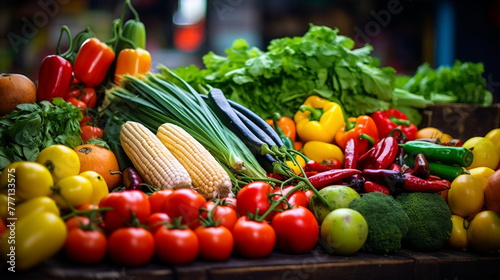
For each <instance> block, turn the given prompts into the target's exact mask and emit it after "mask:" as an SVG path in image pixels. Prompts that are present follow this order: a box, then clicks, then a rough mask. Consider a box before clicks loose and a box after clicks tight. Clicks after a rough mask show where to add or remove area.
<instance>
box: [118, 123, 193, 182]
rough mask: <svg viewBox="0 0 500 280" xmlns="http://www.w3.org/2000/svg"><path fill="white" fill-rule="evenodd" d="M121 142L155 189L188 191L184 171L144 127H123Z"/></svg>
mask: <svg viewBox="0 0 500 280" xmlns="http://www.w3.org/2000/svg"><path fill="white" fill-rule="evenodd" d="M120 142H121V144H122V146H123V150H124V151H125V153H126V154H127V156H128V157H129V158H130V160H131V161H132V163H133V164H134V166H135V168H136V169H137V172H139V174H140V175H141V177H142V178H143V179H144V181H145V182H146V183H147V184H149V185H151V186H153V187H157V188H168V189H180V188H191V178H190V177H189V173H188V172H187V170H186V168H184V167H183V166H182V164H181V163H180V162H179V161H178V160H177V159H176V158H175V157H174V156H173V155H172V153H171V152H170V151H169V150H168V149H167V148H166V147H165V146H164V145H163V144H162V143H161V142H160V140H159V139H158V137H156V135H155V134H154V133H152V132H151V131H150V130H148V129H147V128H146V127H145V126H144V125H142V124H140V123H137V122H131V121H128V122H126V123H125V124H123V125H122V128H121V131H120Z"/></svg>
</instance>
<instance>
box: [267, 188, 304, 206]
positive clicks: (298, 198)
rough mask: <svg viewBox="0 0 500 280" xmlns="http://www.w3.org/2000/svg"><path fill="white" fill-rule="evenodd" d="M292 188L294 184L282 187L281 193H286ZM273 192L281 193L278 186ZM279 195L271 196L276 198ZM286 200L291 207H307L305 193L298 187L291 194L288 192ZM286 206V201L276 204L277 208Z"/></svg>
mask: <svg viewBox="0 0 500 280" xmlns="http://www.w3.org/2000/svg"><path fill="white" fill-rule="evenodd" d="M293 188H294V186H286V187H283V195H287V194H288V193H289V192H290V191H291V190H292V189H293ZM274 193H277V194H280V193H281V190H280V188H277V189H275V190H274ZM280 197H281V195H276V196H274V197H273V199H274V200H278V199H279V198H280ZM287 200H288V203H289V204H290V205H291V206H292V207H293V206H304V207H307V206H308V203H309V201H308V200H307V196H306V193H305V192H304V191H303V190H301V189H298V190H296V191H294V192H293V193H292V194H290V195H289V196H288V197H287ZM286 208H287V205H286V203H283V204H282V205H279V206H278V209H286Z"/></svg>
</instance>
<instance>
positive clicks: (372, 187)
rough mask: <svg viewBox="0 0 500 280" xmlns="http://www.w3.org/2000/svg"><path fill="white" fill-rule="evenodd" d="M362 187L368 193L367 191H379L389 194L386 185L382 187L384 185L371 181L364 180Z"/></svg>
mask: <svg viewBox="0 0 500 280" xmlns="http://www.w3.org/2000/svg"><path fill="white" fill-rule="evenodd" d="M364 189H365V192H367V193H369V192H381V193H384V194H386V195H390V194H391V193H390V191H389V189H388V188H387V187H384V186H382V185H380V184H377V183H375V182H372V181H365V185H364Z"/></svg>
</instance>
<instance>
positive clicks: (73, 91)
mask: <svg viewBox="0 0 500 280" xmlns="http://www.w3.org/2000/svg"><path fill="white" fill-rule="evenodd" d="M64 100H65V101H66V102H69V103H71V104H73V105H74V106H75V107H77V108H79V109H80V111H81V112H82V114H83V119H82V120H81V121H80V128H81V130H82V132H81V133H80V136H81V137H82V140H83V143H87V141H88V140H90V139H92V138H102V137H103V133H104V132H103V130H102V129H101V128H100V127H99V126H97V124H96V123H95V120H94V117H92V115H91V114H90V112H91V111H92V110H94V109H95V108H96V106H97V93H96V91H95V88H93V87H88V86H85V85H83V84H78V82H76V80H75V82H73V83H72V85H71V87H70V90H69V91H68V94H67V95H66V96H65V98H64Z"/></svg>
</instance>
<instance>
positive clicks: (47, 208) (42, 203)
mask: <svg viewBox="0 0 500 280" xmlns="http://www.w3.org/2000/svg"><path fill="white" fill-rule="evenodd" d="M34 212H51V213H54V214H56V215H58V216H59V214H60V213H59V208H57V205H56V202H55V201H54V200H53V199H52V198H49V197H48V196H39V197H35V198H33V199H30V200H27V201H25V202H23V203H21V204H19V205H16V217H17V218H18V219H22V218H23V217H25V216H28V215H29V214H31V213H34Z"/></svg>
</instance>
